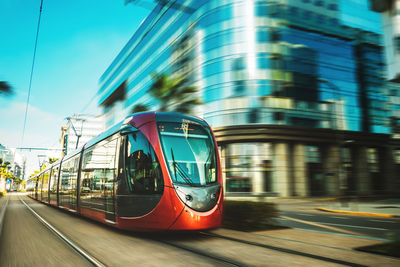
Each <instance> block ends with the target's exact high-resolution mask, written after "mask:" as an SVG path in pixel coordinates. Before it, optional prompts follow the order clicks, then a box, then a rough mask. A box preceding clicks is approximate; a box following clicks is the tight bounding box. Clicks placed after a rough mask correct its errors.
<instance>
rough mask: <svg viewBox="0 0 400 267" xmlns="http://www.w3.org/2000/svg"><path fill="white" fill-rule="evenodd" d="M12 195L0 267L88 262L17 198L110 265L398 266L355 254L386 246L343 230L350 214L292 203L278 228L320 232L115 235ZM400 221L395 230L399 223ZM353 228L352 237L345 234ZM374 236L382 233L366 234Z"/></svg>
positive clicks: (113, 231)
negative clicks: (286, 225)
mask: <svg viewBox="0 0 400 267" xmlns="http://www.w3.org/2000/svg"><path fill="white" fill-rule="evenodd" d="M8 197H9V198H10V201H9V204H8V207H7V211H6V214H5V220H4V229H3V233H2V235H1V236H0V239H1V240H0V266H70V265H71V266H72V265H73V266H85V265H86V264H87V262H85V260H83V259H82V258H80V256H79V255H77V254H75V252H74V251H72V250H71V249H70V248H69V247H68V246H67V245H66V244H65V243H64V242H63V241H61V240H60V239H59V238H58V237H57V236H55V235H54V234H53V233H52V232H50V231H49V230H48V229H47V228H46V227H44V226H43V225H42V224H41V223H40V222H39V221H38V219H37V218H36V217H34V216H33V215H32V213H30V211H29V210H28V209H27V208H26V207H25V206H24V204H23V203H22V202H21V201H20V200H19V198H21V199H23V200H24V201H25V202H26V203H27V204H28V205H29V206H30V207H31V208H32V209H34V210H35V212H37V213H38V214H39V215H40V216H42V217H43V218H44V219H45V220H47V221H48V222H49V223H50V224H51V225H53V226H54V227H55V228H56V229H57V230H59V231H60V232H61V233H63V234H64V235H65V236H66V237H68V238H69V239H70V240H71V241H73V242H74V243H75V244H77V245H78V246H80V247H81V248H82V249H84V250H85V251H86V252H87V253H88V254H90V255H91V256H93V257H94V258H95V259H97V260H99V261H100V262H101V263H103V264H104V265H106V266H132V265H140V266H188V265H190V266H232V265H233V266H292V265H297V266H304V265H307V266H343V265H345V266H383V265H384V266H400V259H394V258H391V257H386V256H382V255H375V254H370V253H364V252H359V251H356V250H354V249H355V248H357V247H360V246H368V245H371V244H377V243H382V239H380V240H378V239H373V238H372V239H371V238H364V237H362V236H361V235H362V234H363V233H359V232H355V229H350V230H349V229H348V228H349V227H348V226H343V225H340V223H339V222H341V221H345V222H346V221H354V220H353V219H341V217H342V216H343V218H344V217H347V218H348V217H349V216H347V215H341V216H336V215H331V214H327V213H322V212H315V211H314V212H311V210H312V209H305V210H304V209H299V206H295V205H293V206H288V207H289V208H288V207H286V209H282V212H281V219H280V222H284V221H285V220H282V219H286V221H287V222H286V223H289V222H291V223H293V222H294V223H297V224H298V225H297V227H298V228H299V229H305V228H306V227H308V226H310V227H316V228H315V229H316V230H310V229H306V230H298V229H281V230H275V231H261V232H257V233H246V232H239V231H233V230H227V229H218V230H214V231H209V232H208V233H207V232H205V233H203V232H190V233H185V232H183V233H182V232H178V233H177V232H169V233H155V234H146V233H141V234H139V233H130V232H126V231H120V230H116V229H114V228H111V227H108V226H106V225H103V224H100V223H97V222H94V221H91V220H88V219H85V218H82V217H80V216H76V215H73V214H70V213H68V212H65V211H61V210H59V209H57V208H53V207H49V206H47V205H44V204H41V203H39V202H37V201H35V200H32V199H30V198H28V197H26V196H24V195H17V194H9V196H8ZM3 204H4V198H2V199H0V210H2V205H3ZM306 206H307V205H306ZM335 217H337V218H335ZM339 217H340V218H339ZM351 217H354V216H351ZM311 218H312V219H311ZM357 219H360V220H361V221H359V220H357ZM368 219H369V218H356V220H355V221H354V223H358V224H360V223H367V224H366V225H369V226H365V227H364V228H361V229H365V230H368V231H370V230H371V229H369V228H377V227H373V226H377V225H375V223H377V224H378V225H380V224H382V222H381V219H379V220H380V221H373V220H374V219H375V218H372V221H368ZM364 220H367V221H364ZM382 221H385V223H386V224H388V225H390V224H392V223H391V222H386V221H391V220H386V219H384V220H382ZM396 223H397V221H395V225H394V226H393V227H394V228H396V227H397V225H398V224H396ZM342 224H345V223H343V222H342ZM346 224H347V223H346ZM386 224H385V225H386ZM304 225H308V226H304ZM338 225H340V226H338ZM349 225H350V224H349ZM355 226H356V225H355ZM359 226H360V225H359ZM321 227H322V228H321ZM324 227H328V228H329V229H328V228H324ZM346 227H347V228H346ZM366 227H369V228H366ZM390 227H392V226H390ZM350 228H351V227H350ZM353 228H354V227H353ZM390 229H392V228H390ZM351 230H353V231H352V232H351V234H343V233H341V231H342V232H343V231H351ZM374 230H376V231H380V230H377V229H374ZM338 233H340V234H339V235H338ZM214 234H215V235H214ZM364 234H366V233H364ZM216 235H218V236H216ZM369 235H377V234H376V233H374V232H368V236H369Z"/></svg>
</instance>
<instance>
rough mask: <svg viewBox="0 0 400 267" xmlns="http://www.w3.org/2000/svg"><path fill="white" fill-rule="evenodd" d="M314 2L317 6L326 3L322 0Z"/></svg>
mask: <svg viewBox="0 0 400 267" xmlns="http://www.w3.org/2000/svg"><path fill="white" fill-rule="evenodd" d="M314 4H315V5H316V6H323V5H324V1H322V0H317V1H315V2H314Z"/></svg>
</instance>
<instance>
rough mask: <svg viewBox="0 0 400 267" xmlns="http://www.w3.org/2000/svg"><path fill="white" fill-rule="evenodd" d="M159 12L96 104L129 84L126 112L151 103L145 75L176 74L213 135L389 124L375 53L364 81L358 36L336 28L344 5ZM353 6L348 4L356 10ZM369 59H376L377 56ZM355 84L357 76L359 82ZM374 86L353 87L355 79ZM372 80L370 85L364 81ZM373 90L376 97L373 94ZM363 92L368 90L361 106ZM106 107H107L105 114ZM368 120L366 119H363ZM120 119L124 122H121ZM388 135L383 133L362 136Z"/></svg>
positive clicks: (231, 1) (229, 0)
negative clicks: (192, 91) (236, 129)
mask: <svg viewBox="0 0 400 267" xmlns="http://www.w3.org/2000/svg"><path fill="white" fill-rule="evenodd" d="M177 4H179V5H182V6H187V7H188V11H187V12H182V11H181V10H179V9H177V8H174V6H168V5H167V6H164V7H162V6H161V5H159V6H157V7H156V8H155V9H154V10H153V12H152V13H151V14H150V15H149V17H148V18H147V19H146V20H145V21H144V22H143V24H142V25H141V27H140V28H139V30H138V31H137V32H136V33H135V34H134V36H133V37H132V39H131V40H130V41H129V42H128V44H127V45H126V46H125V48H124V49H123V50H122V51H121V53H120V54H119V55H118V56H117V58H116V59H115V60H114V62H113V63H112V64H111V65H110V67H109V68H108V69H107V71H106V72H105V73H104V74H103V76H102V77H101V79H100V89H99V94H100V103H104V102H105V101H106V100H107V98H109V97H110V96H111V95H112V93H113V92H114V91H115V90H116V89H117V88H118V87H119V86H120V85H121V84H122V83H123V82H125V85H126V89H125V90H126V91H125V94H126V95H125V96H124V101H123V103H122V106H123V107H122V112H121V111H119V112H120V113H129V110H130V109H131V107H132V106H133V105H135V104H137V103H147V104H150V105H152V106H154V107H156V105H157V103H155V102H154V100H152V99H151V98H150V97H149V95H148V94H147V91H148V89H149V88H150V85H151V82H152V81H151V75H152V74H153V73H155V72H157V73H180V75H182V74H184V75H189V76H190V81H191V82H192V83H193V84H194V85H196V86H197V87H198V88H200V89H201V97H202V100H203V103H204V106H203V108H200V109H199V110H198V111H197V112H200V113H202V114H200V115H203V116H204V117H205V118H206V119H207V120H208V121H209V122H210V123H211V124H212V125H213V126H227V125H234V124H236V125H237V124H248V123H262V124H285V125H297V126H306V127H311V128H332V129H342V130H352V131H361V130H365V129H366V128H365V127H364V126H363V124H365V116H369V115H365V114H370V115H372V116H373V117H374V119H373V120H368V121H369V122H368V123H370V124H373V123H374V122H375V121H376V122H380V123H381V122H382V121H385V120H384V119H382V118H384V116H385V115H386V114H385V111H384V110H383V109H379V110H378V109H375V110H372V111H371V112H369V113H365V112H364V113H365V114H364V113H363V111H362V109H363V108H364V109H365V108H375V107H377V106H378V107H382V101H385V97H384V96H383V95H382V94H381V92H380V91H379V90H380V89H379V85H381V84H382V82H383V80H382V78H381V77H380V76H379V75H380V74H381V72H382V70H383V67H382V65H380V59H379V60H376V59H375V58H377V57H380V54H381V49H380V46H379V45H380V44H379V40H378V41H374V42H375V43H372V44H368V45H372V46H373V47H376V49H375V50H374V51H372V50H373V49H372V50H371V49H370V50H371V51H367V48H363V49H364V50H365V53H362V55H361V56H362V57H363V58H366V59H370V61H371V62H375V63H372V64H375V65H374V67H373V68H364V71H365V73H360V70H359V66H358V65H357V62H358V61H359V60H361V59H360V58H357V56H360V55H358V54H359V53H357V52H356V48H357V46H356V42H357V40H356V39H357V38H359V37H357V36H356V34H355V33H354V32H353V31H352V30H351V29H349V28H343V27H340V19H341V16H340V14H341V13H340V12H339V11H340V7H341V4H342V3H341V2H340V1H335V0H326V1H291V0H281V1H241V0H236V1H235V0H225V1H205V0H203V1H184V0H182V1H178V2H177ZM353 4H354V3H353ZM374 53H375V55H374ZM360 75H361V76H360ZM364 76H365V77H366V76H368V77H375V78H374V79H375V81H366V83H367V84H366V85H365V87H363V88H360V87H359V79H360V77H361V78H363V77H364ZM368 79H371V78H368ZM374 88H375V89H374ZM361 90H364V91H368V93H367V95H366V96H364V98H363V99H361V98H360V96H361V94H362V93H361ZM111 107H112V105H111V106H110V105H107V107H106V109H105V110H106V112H107V111H109V110H110V109H111ZM363 114H364V115H363ZM124 115H125V114H120V115H119V117H123V116H124ZM367 128H368V129H369V131H371V132H377V133H387V132H388V128H387V127H385V126H383V125H379V126H373V125H371V126H369V127H367Z"/></svg>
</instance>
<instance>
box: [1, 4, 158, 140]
mask: <svg viewBox="0 0 400 267" xmlns="http://www.w3.org/2000/svg"><path fill="white" fill-rule="evenodd" d="M149 2H150V1H149ZM39 7H40V0H30V1H23V0H1V1H0V34H1V37H2V38H1V39H2V42H1V43H0V80H2V81H7V82H9V83H10V84H11V85H12V86H13V88H14V90H15V95H14V96H13V97H11V98H4V97H1V98H0V114H1V115H0V125H1V126H0V143H1V144H4V145H6V146H9V147H16V146H19V145H21V144H20V142H21V136H22V128H23V120H24V112H25V103H26V98H27V93H28V87H29V77H30V70H31V64H32V57H33V49H34V43H35V35H36V27H37V21H38V15H39ZM149 11H150V10H148V9H145V8H142V7H139V6H135V5H132V4H130V5H124V0H98V1H77V0H70V1H58V0H44V3H43V11H42V18H41V26H40V33H39V41H38V48H37V54H36V63H35V70H34V75H33V81H32V89H31V97H30V106H29V114H28V122H27V125H26V132H25V138H24V142H23V144H22V145H23V146H25V147H26V146H29V147H37V146H40V147H50V146H55V145H58V139H59V137H60V135H61V130H60V127H61V126H62V125H63V122H65V121H63V120H64V118H65V117H67V116H70V115H72V114H73V113H81V112H82V110H83V109H84V107H85V106H86V105H87V104H88V103H89V101H90V99H91V98H92V97H93V96H94V95H95V94H96V91H97V89H98V79H99V77H100V76H101V74H102V73H103V72H104V71H105V70H106V68H107V66H108V65H109V64H110V63H111V62H112V60H113V59H114V57H115V56H116V55H117V54H118V52H119V51H120V50H121V49H122V47H123V46H124V44H125V43H126V42H127V41H128V40H129V38H130V37H131V36H132V34H133V33H134V32H135V30H136V29H137V27H138V26H139V25H140V23H141V22H142V20H143V19H144V18H145V16H146V15H147V14H148V13H149ZM96 106H97V102H96V100H95V101H93V102H92V104H91V105H90V107H89V108H87V109H86V110H85V111H84V112H85V113H92V114H93V113H99V111H98V110H97V107H96Z"/></svg>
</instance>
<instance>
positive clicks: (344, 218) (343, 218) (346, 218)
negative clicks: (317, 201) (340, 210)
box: [329, 216, 350, 220]
mask: <svg viewBox="0 0 400 267" xmlns="http://www.w3.org/2000/svg"><path fill="white" fill-rule="evenodd" d="M329 218H336V219H342V220H348V219H350V218H348V217H338V216H329Z"/></svg>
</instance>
